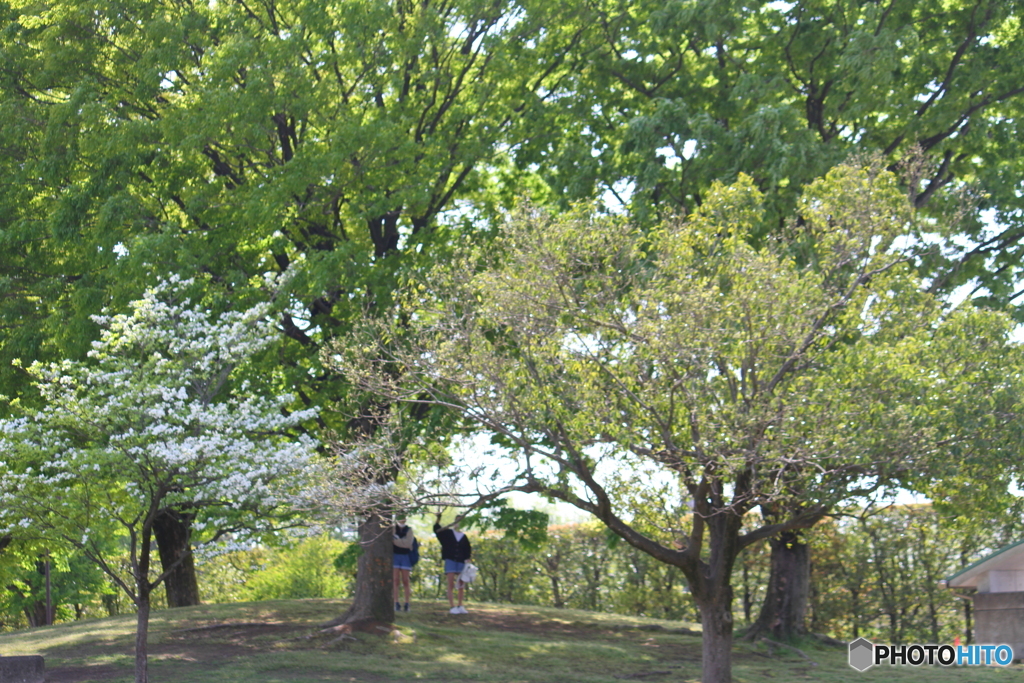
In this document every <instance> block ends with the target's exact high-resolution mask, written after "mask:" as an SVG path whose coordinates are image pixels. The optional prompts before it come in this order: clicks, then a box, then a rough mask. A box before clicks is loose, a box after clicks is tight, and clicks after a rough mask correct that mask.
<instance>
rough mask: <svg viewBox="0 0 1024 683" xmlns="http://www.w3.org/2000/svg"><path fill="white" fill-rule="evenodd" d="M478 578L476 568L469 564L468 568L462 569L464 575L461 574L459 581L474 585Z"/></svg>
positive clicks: (467, 564)
mask: <svg viewBox="0 0 1024 683" xmlns="http://www.w3.org/2000/svg"><path fill="white" fill-rule="evenodd" d="M475 578H476V566H475V565H473V564H471V563H469V562H467V563H466V566H465V567H463V568H462V573H461V574H459V581H461V582H462V583H473V580H474V579H475Z"/></svg>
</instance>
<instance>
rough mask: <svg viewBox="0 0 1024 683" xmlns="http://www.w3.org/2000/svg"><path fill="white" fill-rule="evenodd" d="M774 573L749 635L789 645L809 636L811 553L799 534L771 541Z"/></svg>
mask: <svg viewBox="0 0 1024 683" xmlns="http://www.w3.org/2000/svg"><path fill="white" fill-rule="evenodd" d="M769 545H770V546H771V570H770V574H769V577H768V590H767V591H766V592H765V597H764V603H762V605H761V612H760V614H759V615H758V617H757V621H755V622H754V623H753V624H752V625H751V627H750V628H749V629H748V631H747V633H746V637H747V638H748V639H751V640H756V639H757V638H759V637H761V636H768V637H770V638H771V639H772V640H781V641H787V640H792V639H793V638H796V637H798V636H801V635H804V634H805V633H807V627H806V622H805V620H806V616H807V604H808V600H809V596H810V589H811V551H810V546H808V545H807V544H806V543H804V542H803V539H802V538H801V536H800V534H799V532H795V531H789V532H785V533H783V534H780V535H779V536H777V537H775V538H773V539H772V540H771V541H769Z"/></svg>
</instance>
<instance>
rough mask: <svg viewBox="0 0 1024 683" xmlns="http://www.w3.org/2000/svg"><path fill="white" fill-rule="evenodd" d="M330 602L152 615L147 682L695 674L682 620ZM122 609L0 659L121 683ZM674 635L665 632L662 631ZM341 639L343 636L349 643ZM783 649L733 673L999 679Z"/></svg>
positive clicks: (19, 645)
mask: <svg viewBox="0 0 1024 683" xmlns="http://www.w3.org/2000/svg"><path fill="white" fill-rule="evenodd" d="M344 608H345V603H344V602H342V601H337V600H293V601H269V602H258V603H241V604H234V605H204V606H201V607H192V608H184V609H177V610H165V611H161V612H156V613H155V614H154V615H153V618H152V623H151V626H150V639H149V642H150V679H151V680H154V681H202V682H203V683H313V682H318V681H366V682H370V683H391V682H398V681H425V682H430V681H434V682H437V683H441V682H445V683H456V682H460V681H477V682H480V683H565V682H566V681H572V682H574V683H575V682H578V683H618V682H620V681H649V682H654V683H660V682H661V681H676V682H678V681H686V682H689V681H699V680H700V638H699V636H695V635H690V634H686V633H682V632H680V631H682V630H683V629H680V627H681V626H685V625H683V624H678V623H674V622H667V621H660V620H657V619H642V618H629V617H622V616H617V615H609V614H595V613H590V612H582V611H576V610H556V609H550V608H538V607H523V606H514V605H491V604H471V605H469V609H470V610H471V611H470V614H468V615H460V616H453V615H450V614H448V613H447V607H446V606H445V605H442V604H441V603H438V602H427V601H422V602H414V603H413V605H412V611H411V612H410V613H409V614H400V615H399V616H398V619H397V632H392V633H386V632H385V633H382V635H371V634H368V633H363V632H355V633H354V634H352V635H351V636H346V637H344V638H342V639H340V640H339V639H338V635H339V634H337V633H332V634H323V633H321V632H320V629H319V628H318V625H319V624H321V623H323V622H324V621H326V620H328V619H329V618H331V617H333V616H335V615H337V614H340V613H341V612H342V611H343V610H344ZM134 628H135V621H134V616H132V615H126V616H121V617H114V618H110V619H100V620H94V621H83V622H76V623H73V624H62V625H59V626H52V627H47V628H38V629H32V630H27V631H20V632H17V633H11V634H5V635H2V636H0V655H7V656H10V655H28V654H41V655H44V656H45V657H46V670H47V681H49V682H50V683H86V682H87V681H103V682H106V683H112V682H118V683H120V682H122V681H123V682H126V683H127V682H130V681H131V680H132V666H133V654H132V644H133V642H134ZM673 630H674V631H676V632H673ZM352 638H355V639H354V640H353V639H352ZM803 651H804V652H805V653H806V655H807V656H808V657H809V658H810V660H813V661H808V660H807V659H804V658H803V657H801V656H800V655H798V654H797V653H795V652H792V651H786V650H776V651H775V652H774V654H770V653H769V651H768V650H767V649H766V648H765V647H764V646H763V645H750V644H747V643H737V644H736V647H735V649H734V652H733V678H734V680H735V681H736V682H737V683H754V682H755V681H822V682H825V683H841V682H842V683H845V682H849V683H854V682H857V683H876V682H880V681H885V682H886V683H926V682H929V683H930V682H931V681H939V682H943V681H950V682H952V681H964V682H967V681H979V682H988V681H1004V680H1006V681H1008V680H1009V679H1010V678H1011V677H1014V678H1019V677H1020V675H1021V666H1020V665H1014V666H1012V667H1008V668H1006V669H1003V668H994V667H993V668H987V667H986V668H982V667H976V668H967V667H964V668H956V667H951V668H948V669H944V668H942V667H937V666H936V667H928V666H923V667H918V668H914V667H889V666H883V667H874V668H872V669H870V670H868V671H867V672H865V673H858V672H857V671H855V670H853V669H851V668H850V667H849V666H847V664H846V651H845V650H839V649H828V648H823V647H816V646H814V645H808V646H806V647H803Z"/></svg>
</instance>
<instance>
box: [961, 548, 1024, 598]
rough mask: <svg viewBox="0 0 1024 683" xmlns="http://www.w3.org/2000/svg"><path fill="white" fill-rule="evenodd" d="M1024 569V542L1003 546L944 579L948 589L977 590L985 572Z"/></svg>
mask: <svg viewBox="0 0 1024 683" xmlns="http://www.w3.org/2000/svg"><path fill="white" fill-rule="evenodd" d="M1012 569H1024V541H1017V542H1016V543H1011V544H1010V545H1007V546H1003V547H1002V548H1000V549H999V550H997V551H995V552H994V553H992V554H991V555H989V556H988V557H983V558H981V559H980V560H978V561H977V562H975V563H974V564H971V565H968V566H966V567H964V568H963V569H961V570H960V571H959V572H957V573H956V574H954V575H953V576H951V577H949V578H948V579H946V584H947V585H948V586H949V587H950V588H977V587H978V582H979V581H980V580H981V579H982V577H983V576H984V574H985V573H986V572H990V571H993V570H997V571H998V570H1012Z"/></svg>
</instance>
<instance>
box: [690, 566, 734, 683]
mask: <svg viewBox="0 0 1024 683" xmlns="http://www.w3.org/2000/svg"><path fill="white" fill-rule="evenodd" d="M723 583H726V584H727V583H728V581H727V580H726V581H723ZM698 604H699V606H700V615H701V631H702V637H701V643H702V655H703V662H702V672H701V679H700V680H701V683H732V627H733V621H732V588H731V587H729V586H728V585H724V586H720V587H719V588H718V590H716V591H715V592H714V593H713V594H712V595H710V596H708V597H706V598H698Z"/></svg>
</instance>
